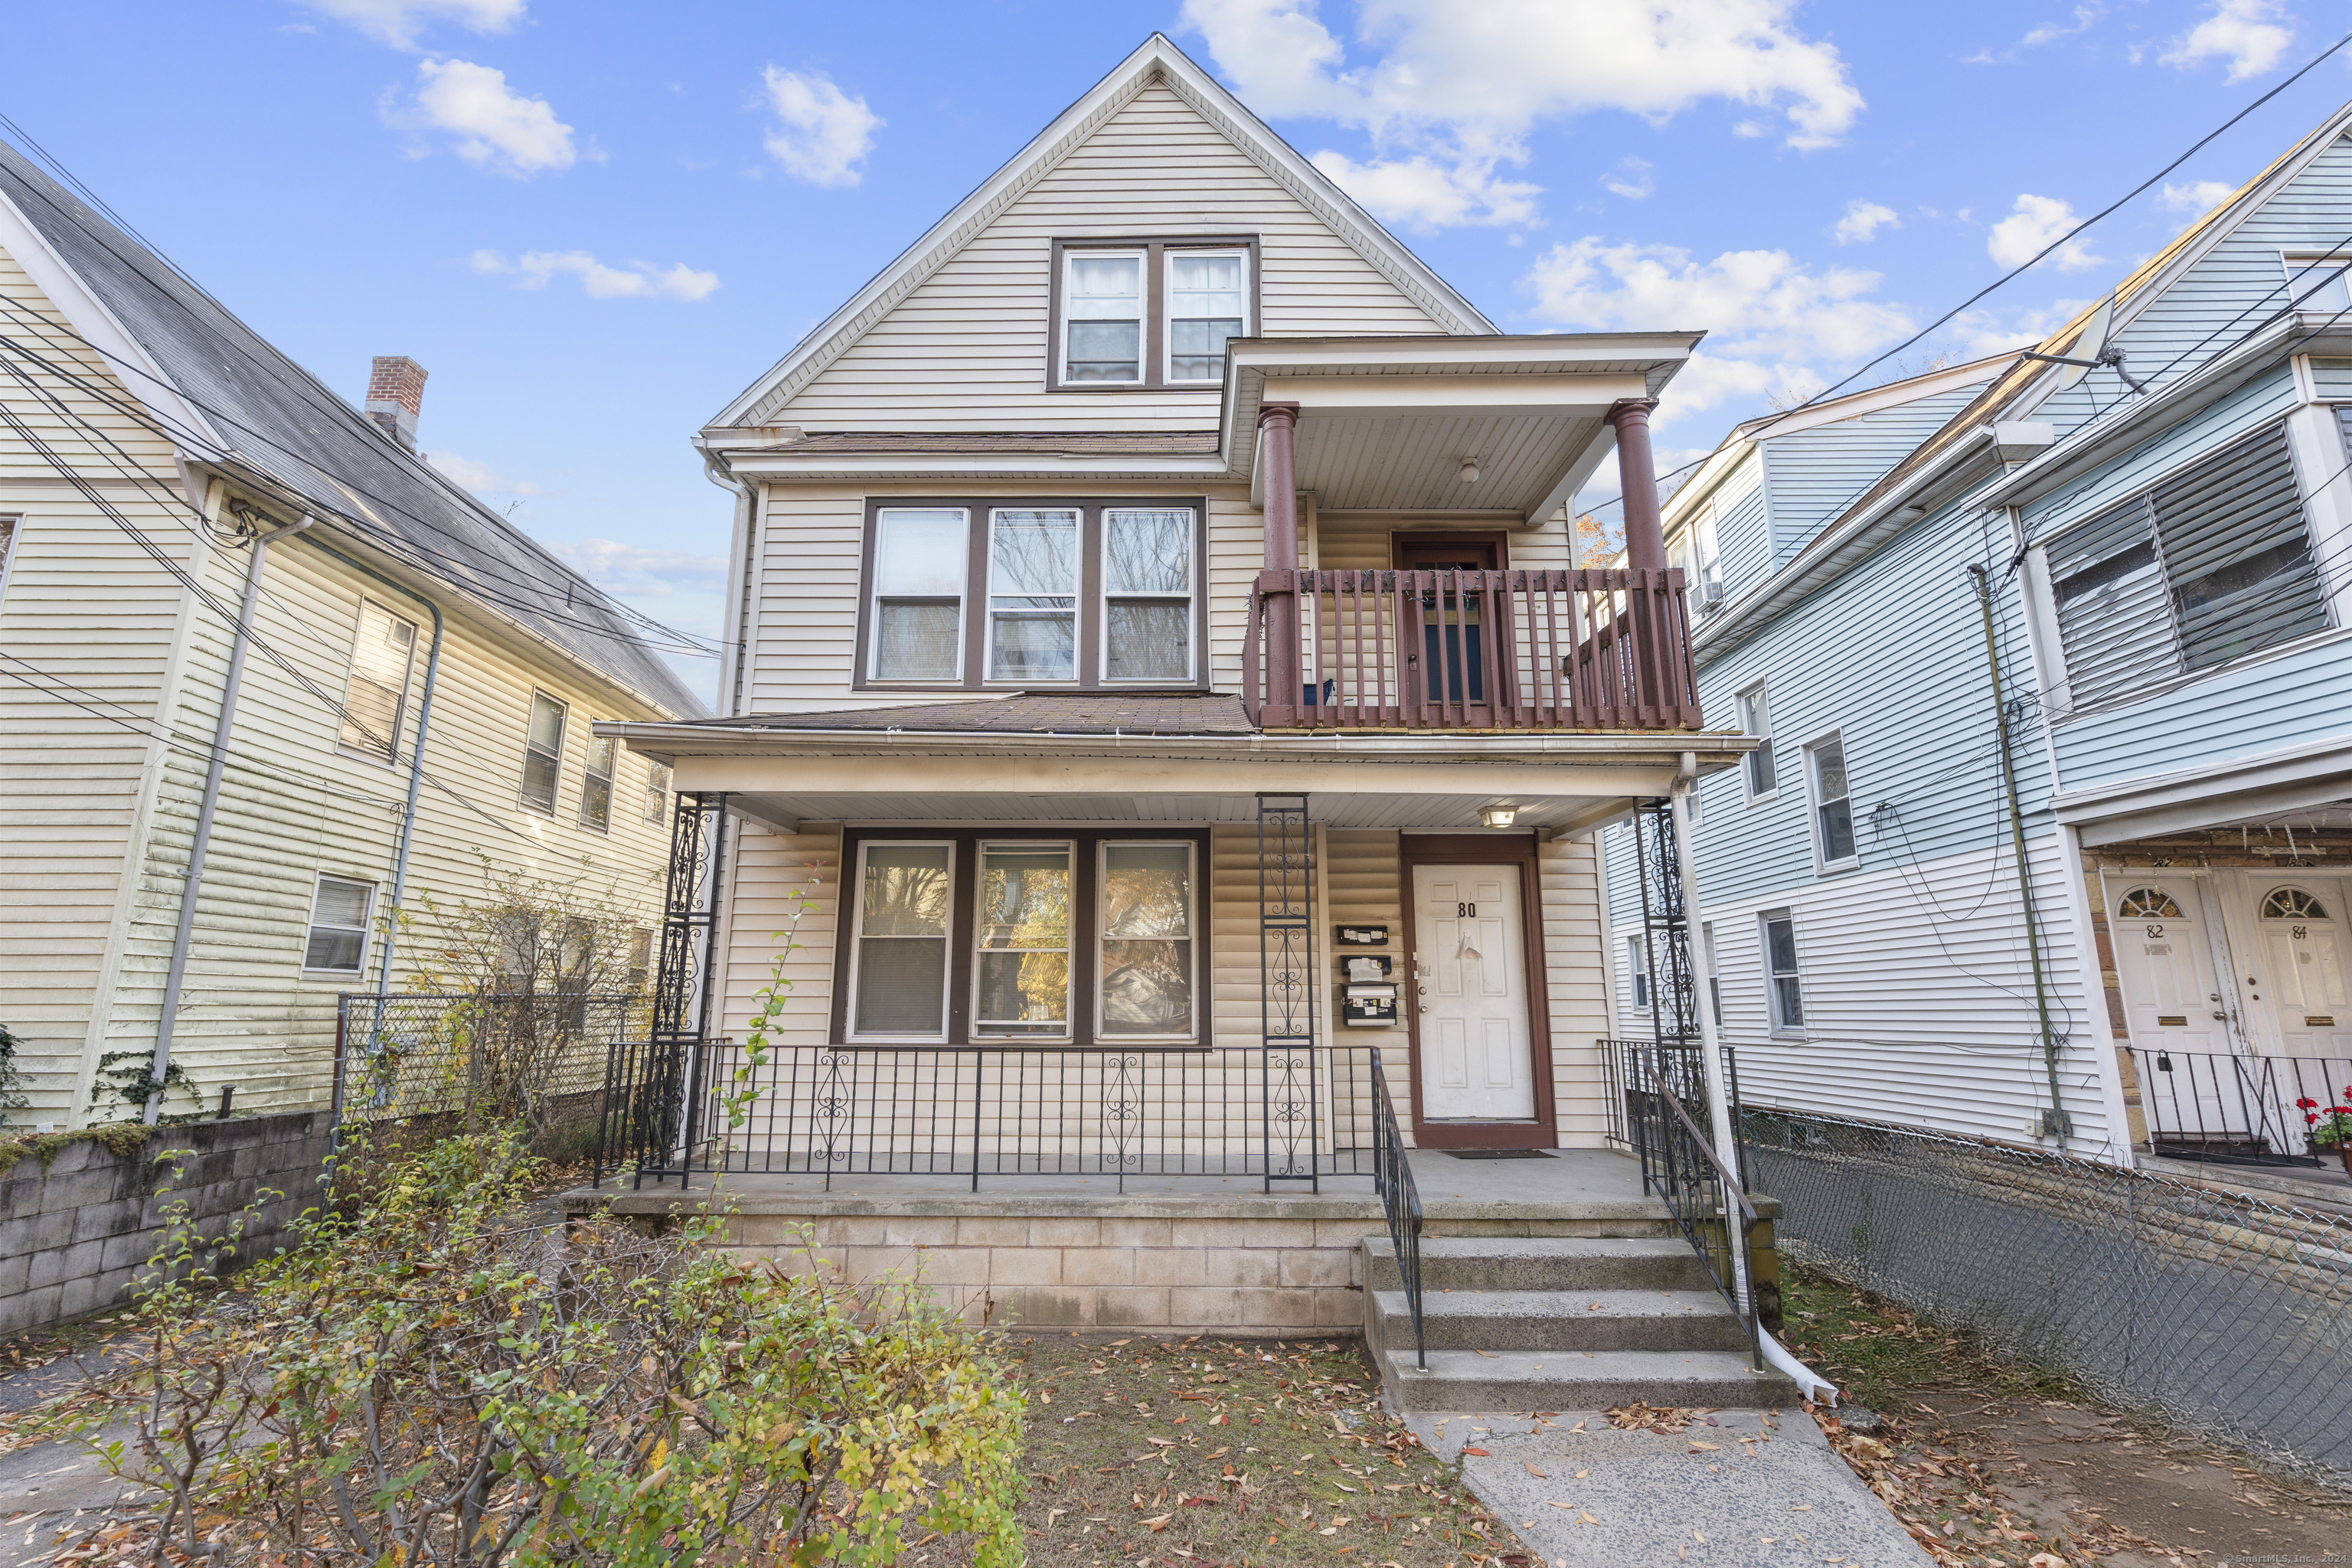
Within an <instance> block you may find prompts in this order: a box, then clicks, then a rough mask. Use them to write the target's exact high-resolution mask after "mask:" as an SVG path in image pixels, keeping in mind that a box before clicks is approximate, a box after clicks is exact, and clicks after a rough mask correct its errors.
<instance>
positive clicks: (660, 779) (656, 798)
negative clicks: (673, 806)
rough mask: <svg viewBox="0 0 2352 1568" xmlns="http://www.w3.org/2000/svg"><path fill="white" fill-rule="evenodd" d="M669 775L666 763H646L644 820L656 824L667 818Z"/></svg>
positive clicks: (668, 767)
mask: <svg viewBox="0 0 2352 1568" xmlns="http://www.w3.org/2000/svg"><path fill="white" fill-rule="evenodd" d="M670 777H671V774H670V766H669V764H668V763H655V762H648V763H646V821H647V822H649V823H652V824H654V825H655V826H660V825H661V824H662V823H665V822H667V821H668V820H669V781H670Z"/></svg>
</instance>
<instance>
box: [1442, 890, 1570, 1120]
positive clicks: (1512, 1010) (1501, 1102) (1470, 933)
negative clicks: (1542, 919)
mask: <svg viewBox="0 0 2352 1568" xmlns="http://www.w3.org/2000/svg"><path fill="white" fill-rule="evenodd" d="M1519 876H1520V868H1519V867H1517V866H1515V865H1506V866H1415V867H1414V868H1412V900H1413V903H1412V941H1413V952H1412V955H1411V962H1412V973H1413V987H1412V989H1413V1003H1414V1005H1415V1006H1416V1007H1417V1009H1418V1012H1417V1014H1416V1016H1415V1019H1414V1022H1415V1026H1416V1032H1417V1037H1418V1039H1419V1043H1420V1048H1421V1116H1422V1120H1423V1121H1532V1120H1533V1119H1534V1117H1535V1113H1536V1086H1535V1072H1534V1059H1533V1052H1532V1049H1531V1040H1530V1035H1529V1030H1528V960H1527V928H1526V921H1525V919H1524V910H1523V907H1522V903H1521V898H1520V889H1519ZM1545 1142H1549V1139H1547V1140H1545Z"/></svg>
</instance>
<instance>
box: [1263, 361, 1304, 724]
mask: <svg viewBox="0 0 2352 1568" xmlns="http://www.w3.org/2000/svg"><path fill="white" fill-rule="evenodd" d="M1297 426H1298V405H1297V404H1296V403H1261V404H1259V405H1258V409H1257V428H1258V439H1259V443H1260V450H1259V453H1258V462H1259V464H1260V465H1261V468H1260V471H1261V472H1262V473H1263V474H1264V475H1265V569H1266V570H1267V571H1269V572H1296V571H1297V569H1298V479H1297V473H1298V470H1297V464H1296V463H1295V462H1294V461H1293V459H1292V456H1291V449H1290V437H1291V432H1292V431H1293V430H1295V429H1296V428H1297ZM1304 689H1305V676H1304V673H1303V672H1302V670H1301V668H1300V666H1299V662H1298V595H1296V594H1292V593H1284V594H1277V595H1272V596H1271V597H1269V598H1268V599H1267V601H1266V605H1265V700H1266V702H1267V705H1268V706H1270V707H1276V708H1296V707H1297V706H1298V702H1299V698H1300V696H1301V695H1302V694H1303V691H1304Z"/></svg>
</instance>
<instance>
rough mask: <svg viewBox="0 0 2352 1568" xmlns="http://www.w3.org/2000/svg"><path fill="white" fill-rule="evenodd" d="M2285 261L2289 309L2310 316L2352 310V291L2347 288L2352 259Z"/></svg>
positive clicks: (2336, 257) (2321, 258) (2289, 258)
mask: <svg viewBox="0 0 2352 1568" xmlns="http://www.w3.org/2000/svg"><path fill="white" fill-rule="evenodd" d="M2285 261H2286V300H2287V309H2288V310H2300V311H2302V312H2303V313H2304V314H2305V315H2310V316H2320V315H2329V314H2334V313H2336V312H2340V311H2343V310H2352V291H2347V289H2346V287H2345V278H2346V276H2347V268H2352V257H2347V256H2289V257H2287V258H2285Z"/></svg>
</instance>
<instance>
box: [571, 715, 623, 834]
mask: <svg viewBox="0 0 2352 1568" xmlns="http://www.w3.org/2000/svg"><path fill="white" fill-rule="evenodd" d="M619 745H620V742H618V741H616V740H614V738H613V737H612V736H610V735H599V734H597V733H595V732H594V731H590V733H589V736H588V748H587V751H586V752H584V753H583V758H582V762H581V768H580V826H583V827H593V828H594V829H595V830H596V831H597V832H599V833H610V832H611V831H612V830H613V755H614V750H615V749H616V748H617V747H618V746H619Z"/></svg>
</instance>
